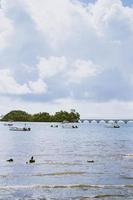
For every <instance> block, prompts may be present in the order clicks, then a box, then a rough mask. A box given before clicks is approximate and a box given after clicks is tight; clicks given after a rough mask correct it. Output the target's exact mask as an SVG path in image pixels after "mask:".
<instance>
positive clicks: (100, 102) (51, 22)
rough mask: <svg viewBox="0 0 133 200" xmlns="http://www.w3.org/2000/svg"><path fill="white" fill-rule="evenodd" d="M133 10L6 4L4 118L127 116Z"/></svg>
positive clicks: (102, 3)
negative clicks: (61, 113) (65, 113)
mask: <svg viewBox="0 0 133 200" xmlns="http://www.w3.org/2000/svg"><path fill="white" fill-rule="evenodd" d="M84 3H85V2H84ZM131 4H132V3H131V1H123V2H122V1H121V0H98V1H91V3H90V1H87V0H86V3H85V4H83V2H81V1H73V0H54V1H52V0H38V1H36V0H30V1H27V0H12V1H10V3H9V1H8V0H3V1H2V9H1V10H0V18H1V19H0V57H1V59H0V74H1V76H0V101H1V105H0V110H1V114H2V113H6V112H8V111H10V110H12V109H23V110H27V111H28V112H32V113H33V112H40V111H47V112H55V111H58V110H61V109H63V110H70V109H71V108H75V109H76V110H77V111H79V112H80V113H81V116H82V117H130V116H132V113H133V92H132V88H133V81H132V80H133V67H132V63H133V57H132V52H133V8H132V6H131Z"/></svg>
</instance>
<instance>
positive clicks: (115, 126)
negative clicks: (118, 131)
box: [105, 122, 120, 128]
mask: <svg viewBox="0 0 133 200" xmlns="http://www.w3.org/2000/svg"><path fill="white" fill-rule="evenodd" d="M105 126H106V127H107V128H120V125H119V124H118V123H116V122H112V123H106V124H105Z"/></svg>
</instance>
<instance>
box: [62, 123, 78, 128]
mask: <svg viewBox="0 0 133 200" xmlns="http://www.w3.org/2000/svg"><path fill="white" fill-rule="evenodd" d="M62 128H78V126H77V125H73V124H69V123H64V124H62Z"/></svg>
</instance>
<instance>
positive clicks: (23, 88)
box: [0, 69, 30, 95]
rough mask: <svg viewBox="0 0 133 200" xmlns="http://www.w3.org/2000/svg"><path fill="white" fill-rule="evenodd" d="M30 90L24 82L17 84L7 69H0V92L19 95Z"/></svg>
mask: <svg viewBox="0 0 133 200" xmlns="http://www.w3.org/2000/svg"><path fill="white" fill-rule="evenodd" d="M29 92H30V90H29V88H28V87H27V85H26V84H24V85H19V84H18V83H17V82H16V81H15V80H14V78H13V76H12V73H11V72H10V70H8V69H5V70H4V69H1V70H0V93H2V94H7V95H8V94H14V95H19V94H20V95H21V94H27V93H29Z"/></svg>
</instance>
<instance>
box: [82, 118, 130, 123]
mask: <svg viewBox="0 0 133 200" xmlns="http://www.w3.org/2000/svg"><path fill="white" fill-rule="evenodd" d="M86 121H88V122H89V123H92V122H97V123H101V122H104V123H109V122H115V123H120V122H123V123H125V124H127V123H128V122H133V119H104V118H103V119H80V122H81V123H84V122H86Z"/></svg>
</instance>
